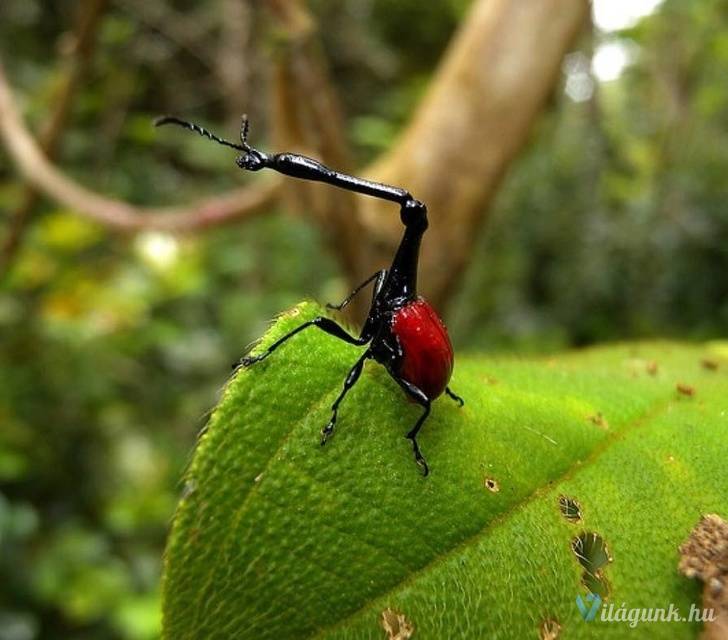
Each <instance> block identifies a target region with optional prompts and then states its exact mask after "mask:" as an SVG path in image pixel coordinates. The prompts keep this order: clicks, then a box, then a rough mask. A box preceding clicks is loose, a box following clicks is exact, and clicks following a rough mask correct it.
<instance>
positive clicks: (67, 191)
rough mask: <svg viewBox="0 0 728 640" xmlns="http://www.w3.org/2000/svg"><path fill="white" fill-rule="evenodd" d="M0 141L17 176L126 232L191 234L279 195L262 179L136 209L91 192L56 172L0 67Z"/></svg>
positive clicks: (242, 215) (246, 214)
mask: <svg viewBox="0 0 728 640" xmlns="http://www.w3.org/2000/svg"><path fill="white" fill-rule="evenodd" d="M150 126H151V123H150ZM0 138H2V139H3V141H4V143H5V146H6V148H7V150H8V152H9V154H10V157H11V158H12V159H13V161H14V162H15V164H16V165H17V167H18V170H19V171H20V173H21V174H22V175H23V177H24V178H25V179H26V180H27V181H28V182H29V183H30V184H32V185H33V186H34V187H36V188H37V189H38V190H39V191H41V192H43V193H44V194H45V195H47V196H49V197H51V198H52V199H54V200H55V201H56V202H60V203H62V204H63V205H65V206H66V207H68V208H69V209H71V210H72V211H75V212H77V213H78V214H79V215H83V216H86V217H88V218H91V219H93V220H96V221H98V222H101V223H104V224H107V225H109V226H110V227H114V228H117V229H122V230H126V231H135V230H139V229H160V230H166V231H191V230H195V229H202V228H206V227H211V226H216V225H220V224H223V223H228V222H233V221H237V220H241V219H243V218H247V217H251V216H253V215H256V214H258V213H262V212H264V211H265V210H266V209H268V208H269V207H270V205H271V204H272V202H273V201H274V198H275V196H276V192H277V191H278V185H279V181H278V180H264V181H260V182H258V183H256V184H255V185H252V186H250V187H242V188H240V189H233V190H231V191H229V192H228V193H225V194H223V195H222V196H213V197H210V198H208V199H207V200H203V201H200V202H199V203H196V204H193V205H191V206H189V207H135V206H134V205H131V204H129V203H128V202H123V201H120V200H114V199H113V198H108V197H106V196H103V195H101V194H99V193H96V192H94V191H91V190H89V189H87V188H85V187H83V186H81V185H80V184H78V183H77V182H75V181H73V180H72V179H71V178H69V177H67V176H66V175H64V174H63V173H62V172H61V171H59V170H58V169H57V168H56V167H55V166H54V165H53V164H52V163H51V162H50V161H49V160H48V159H47V158H46V156H45V155H44V154H43V152H42V151H41V149H40V148H39V147H38V144H37V142H36V141H35V140H34V139H33V137H32V136H31V135H30V132H29V131H28V129H27V128H26V127H25V124H24V123H23V121H22V119H21V117H20V114H19V112H18V109H17V107H16V105H15V101H14V100H13V95H12V92H11V90H10V86H9V85H8V83H7V80H6V78H5V73H4V71H3V68H2V65H1V64H0Z"/></svg>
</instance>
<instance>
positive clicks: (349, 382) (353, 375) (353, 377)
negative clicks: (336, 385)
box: [321, 349, 371, 447]
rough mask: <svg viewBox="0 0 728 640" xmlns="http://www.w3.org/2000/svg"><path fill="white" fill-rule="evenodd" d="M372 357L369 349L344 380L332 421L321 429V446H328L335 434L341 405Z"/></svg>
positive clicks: (332, 414)
mask: <svg viewBox="0 0 728 640" xmlns="http://www.w3.org/2000/svg"><path fill="white" fill-rule="evenodd" d="M369 357H371V353H370V352H369V350H368V349H367V350H366V351H365V352H364V353H363V354H362V356H361V357H360V358H359V359H358V360H357V361H356V363H355V364H354V366H353V367H352V368H351V370H350V371H349V373H348V375H347V376H346V380H344V388H343V389H342V390H341V393H340V394H339V397H338V398H336V400H334V404H332V405H331V411H332V413H331V420H329V423H328V424H327V425H326V426H325V427H324V428H323V429H321V446H322V447H323V446H324V445H325V444H326V440H328V438H329V436H330V435H331V434H332V433H333V431H334V427H335V426H336V414H337V412H338V410H339V405H340V404H341V401H342V400H343V399H344V397H345V396H346V394H347V393H348V392H349V389H351V388H352V387H353V386H354V385H355V384H356V381H357V380H358V379H359V376H360V375H361V370H362V369H363V368H364V361H365V360H366V359H367V358H369Z"/></svg>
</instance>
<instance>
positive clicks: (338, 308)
mask: <svg viewBox="0 0 728 640" xmlns="http://www.w3.org/2000/svg"><path fill="white" fill-rule="evenodd" d="M386 276H387V270H386V269H382V270H381V271H377V272H376V273H373V274H372V275H371V276H369V277H368V278H367V279H366V280H364V282H362V283H361V284H360V285H359V286H358V287H356V289H354V291H352V292H351V293H350V294H349V295H348V296H346V298H344V300H343V301H341V302H340V303H339V304H327V305H326V308H327V309H336V311H341V310H342V309H343V308H344V307H346V306H347V305H348V304H349V303H350V302H351V301H352V300H353V298H354V296H355V295H356V294H357V293H359V292H360V291H361V290H362V289H363V288H364V287H366V286H367V285H368V284H369V283H370V282H371V281H372V280H374V279H376V283H375V284H374V297H376V295H377V294H378V293H379V290H380V289H381V288H382V283H383V282H384V278H386Z"/></svg>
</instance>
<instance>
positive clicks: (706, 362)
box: [700, 358, 718, 371]
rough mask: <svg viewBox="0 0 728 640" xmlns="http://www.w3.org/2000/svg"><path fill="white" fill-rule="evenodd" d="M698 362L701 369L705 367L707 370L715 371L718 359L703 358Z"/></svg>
mask: <svg viewBox="0 0 728 640" xmlns="http://www.w3.org/2000/svg"><path fill="white" fill-rule="evenodd" d="M700 364H701V366H702V367H703V369H707V370H708V371H716V370H717V369H718V361H717V360H713V359H712V358H703V359H702V360H701V361H700Z"/></svg>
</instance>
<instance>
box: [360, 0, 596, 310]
mask: <svg viewBox="0 0 728 640" xmlns="http://www.w3.org/2000/svg"><path fill="white" fill-rule="evenodd" d="M588 11H589V4H588V2H587V0H478V1H477V2H475V3H474V4H473V6H472V9H471V12H470V15H469V17H468V18H467V19H466V20H465V21H464V22H463V24H462V26H461V28H460V30H459V32H458V33H457V34H456V35H455V37H454V39H453V41H452V42H451V44H450V46H449V49H448V51H447V52H446V54H445V57H444V59H443V60H442V62H441V64H440V66H439V68H438V70H437V73H436V74H435V77H434V78H433V80H432V82H431V85H430V88H429V91H428V93H427V95H426V96H425V98H424V100H423V102H422V104H421V106H420V107H419V109H418V110H417V112H416V114H415V116H414V118H413V119H412V121H411V123H410V124H409V126H408V127H407V129H406V130H405V131H404V133H403V135H402V136H401V138H400V140H399V141H398V142H397V143H396V144H395V145H394V146H393V147H392V149H391V151H390V152H389V153H388V154H387V155H386V156H385V157H384V158H382V159H381V160H380V161H379V162H378V163H376V165H375V166H373V167H371V169H370V170H369V171H368V172H367V173H368V175H369V176H370V177H373V178H374V179H377V180H381V181H384V182H388V183H391V184H396V185H402V186H404V187H406V188H407V189H409V190H410V191H411V192H412V193H413V194H414V195H415V196H416V197H417V198H419V199H420V200H422V201H424V202H426V203H427V206H428V209H429V212H430V231H429V233H428V235H426V236H425V242H424V245H423V254H422V263H421V283H422V287H421V288H422V292H423V294H424V295H426V296H428V297H429V298H430V299H431V300H432V301H433V302H434V303H435V304H436V305H437V306H440V307H442V306H444V305H445V304H446V302H447V300H448V298H449V297H450V296H451V294H452V292H453V284H454V283H455V282H457V279H458V276H459V275H460V273H461V272H462V270H463V268H464V267H465V266H466V265H467V263H468V262H469V260H470V257H471V253H472V248H473V239H474V237H475V235H476V231H477V229H478V228H479V227H480V225H481V224H482V222H483V220H484V219H485V217H486V211H487V207H488V205H489V204H490V202H491V201H492V199H493V197H494V195H495V193H496V190H497V188H498V185H499V184H500V181H501V179H502V177H503V175H504V173H505V171H506V169H507V167H508V166H509V165H510V163H511V161H512V160H513V158H514V157H515V156H516V154H517V153H518V151H519V150H520V148H521V147H522V146H523V144H524V143H525V141H526V139H527V136H528V133H529V131H530V129H531V125H532V124H533V122H534V120H535V117H536V115H537V114H538V113H539V111H540V109H541V108H542V105H543V104H544V102H545V100H546V99H547V97H548V96H549V94H550V92H551V91H552V89H553V86H554V83H555V81H556V79H557V77H558V72H559V69H560V64H561V60H562V58H563V56H564V54H565V53H566V52H567V51H568V49H569V47H570V45H571V43H572V42H573V40H574V38H575V36H576V35H577V34H578V33H579V32H580V30H581V28H582V27H583V26H584V25H585V20H586V17H587V16H588ZM361 211H362V214H363V221H364V223H365V224H366V226H367V227H368V229H369V233H368V235H369V236H370V237H376V236H377V235H379V236H382V237H381V240H382V244H379V243H376V242H375V243H373V247H372V248H373V249H374V250H373V251H371V252H370V253H369V255H370V258H371V260H370V269H369V270H372V271H373V270H374V269H375V268H376V267H378V266H380V265H381V264H384V263H386V261H387V260H388V259H389V257H390V256H391V253H392V251H393V250H394V247H395V245H396V242H397V239H398V236H399V233H400V231H399V228H398V227H399V224H398V223H399V221H398V217H397V216H396V215H393V213H392V211H391V206H387V205H386V204H382V203H379V202H377V201H373V200H371V199H368V200H364V199H362V201H361Z"/></svg>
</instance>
